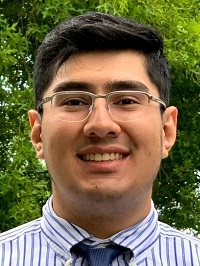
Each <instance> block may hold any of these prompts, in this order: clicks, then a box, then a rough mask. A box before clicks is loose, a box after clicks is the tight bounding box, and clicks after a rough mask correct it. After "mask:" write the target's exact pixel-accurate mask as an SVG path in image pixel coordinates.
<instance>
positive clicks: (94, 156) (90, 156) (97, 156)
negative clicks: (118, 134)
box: [83, 153, 124, 162]
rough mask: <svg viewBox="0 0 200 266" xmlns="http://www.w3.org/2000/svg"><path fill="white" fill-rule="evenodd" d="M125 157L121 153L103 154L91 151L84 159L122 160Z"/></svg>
mask: <svg viewBox="0 0 200 266" xmlns="http://www.w3.org/2000/svg"><path fill="white" fill-rule="evenodd" d="M123 158H124V155H123V154H120V153H103V154H101V153H95V154H93V153H91V154H86V155H83V160H84V161H96V162H101V161H114V160H121V159H123Z"/></svg>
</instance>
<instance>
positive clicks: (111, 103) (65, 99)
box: [38, 91, 166, 122]
mask: <svg viewBox="0 0 200 266" xmlns="http://www.w3.org/2000/svg"><path fill="white" fill-rule="evenodd" d="M98 98H104V99H105V100H106V103H107V109H108V111H109V112H110V114H111V116H112V117H113V118H114V119H115V120H117V121H121V122H128V121H133V120H136V119H139V118H142V117H144V116H145V115H146V114H147V113H148V109H149V106H150V102H151V101H154V102H157V103H159V104H161V106H162V107H163V109H164V110H165V109H166V104H165V103H164V102H163V101H162V100H161V99H159V98H157V97H155V96H153V95H150V94H148V93H147V92H144V91H114V92H110V93H107V94H93V93H90V92H86V91H62V92H56V93H54V94H52V95H51V96H50V97H46V98H45V99H43V100H42V101H41V103H40V104H39V105H38V111H39V112H42V108H43V107H42V105H43V104H44V103H47V102H51V107H52V108H53V113H54V114H55V116H56V117H57V118H58V119H60V120H63V121H67V122H81V121H84V120H85V119H87V118H88V116H89V115H90V114H91V112H92V110H93V108H94V105H95V100H96V99H98Z"/></svg>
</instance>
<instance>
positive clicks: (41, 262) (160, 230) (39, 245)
mask: <svg viewBox="0 0 200 266" xmlns="http://www.w3.org/2000/svg"><path fill="white" fill-rule="evenodd" d="M84 239H86V240H85V241H86V243H87V244H88V243H90V244H91V245H94V246H97V245H99V244H101V246H102V245H106V244H107V243H108V242H109V243H110V242H114V243H116V244H119V245H122V246H124V247H127V248H129V249H130V250H131V251H132V252H133V254H134V256H133V257H132V258H131V256H130V254H131V252H130V254H124V255H120V256H119V257H117V258H116V259H115V260H114V261H113V262H112V266H119V265H120V266H127V265H130V266H135V265H136V266H147V265H148V266H200V240H198V239H195V238H193V237H191V236H188V235H185V234H184V233H182V232H180V231H177V230H175V229H173V228H172V227H170V226H168V225H166V224H164V223H161V222H159V221H158V215H157V212H156V210H155V209H154V207H153V203H152V209H151V212H150V214H149V215H148V216H147V217H146V218H145V219H144V220H143V221H141V222H140V223H138V224H137V225H135V226H133V227H131V228H127V229H125V230H123V231H121V232H119V233H117V234H115V235H113V236H112V237H110V238H109V239H106V240H100V239H96V238H94V237H93V236H92V235H91V234H89V233H87V232H86V231H84V230H83V229H81V228H80V227H78V226H75V225H73V224H71V223H69V222H67V221H65V220H63V219H62V218H59V217H58V216H57V215H56V214H55V213H54V211H53V209H52V197H51V198H50V199H49V200H48V201H47V203H46V205H45V206H44V207H43V217H41V218H39V219H37V220H34V221H32V222H29V223H27V224H24V225H22V226H19V227H17V228H14V229H11V230H9V231H7V232H4V233H1V234H0V266H70V265H71V266H84V265H87V263H86V262H85V261H84V259H83V258H81V257H80V256H78V255H75V254H71V253H70V249H71V247H72V246H73V245H75V244H77V243H78V242H80V241H83V240H84ZM127 261H128V262H127Z"/></svg>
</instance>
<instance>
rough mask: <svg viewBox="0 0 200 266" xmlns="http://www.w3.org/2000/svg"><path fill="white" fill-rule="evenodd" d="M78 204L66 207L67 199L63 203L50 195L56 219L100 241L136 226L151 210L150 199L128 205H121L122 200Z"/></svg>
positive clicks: (122, 203) (67, 204)
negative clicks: (82, 230)
mask: <svg viewBox="0 0 200 266" xmlns="http://www.w3.org/2000/svg"><path fill="white" fill-rule="evenodd" d="M60 202H62V204H60ZM80 202H81V201H79V204H78V203H77V204H75V203H74V204H72V205H70V204H69V201H68V200H67V201H63V199H59V198H58V197H57V196H56V195H54V197H53V209H54V211H55V213H56V214H57V215H58V216H59V217H61V218H63V219H65V220H67V221H68V222H71V223H73V224H75V225H77V226H79V227H81V228H82V229H84V230H85V231H87V232H88V233H90V234H92V235H93V236H94V237H97V238H101V239H105V238H109V237H111V236H112V235H114V234H116V233H118V232H120V231H122V230H124V229H126V228H129V227H131V226H133V225H136V224H137V223H139V222H140V221H142V220H143V219H145V218H146V216H147V215H148V214H149V212H150V210H151V197H148V199H146V200H143V201H142V200H135V201H133V200H132V201H129V204H124V202H122V200H118V201H116V202H106V203H102V202H98V203H97V202H94V201H93V202H92V203H91V204H88V203H86V202H85V203H83V202H82V204H80ZM130 202H131V204H130ZM58 203H59V204H58ZM71 206H73V207H72V208H71Z"/></svg>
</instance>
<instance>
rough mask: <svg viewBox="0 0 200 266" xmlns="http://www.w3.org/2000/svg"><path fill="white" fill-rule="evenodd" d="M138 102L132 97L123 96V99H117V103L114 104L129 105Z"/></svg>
mask: <svg viewBox="0 0 200 266" xmlns="http://www.w3.org/2000/svg"><path fill="white" fill-rule="evenodd" d="M137 103H139V102H138V101H137V100H136V99H132V98H125V99H122V100H120V101H118V102H117V103H115V104H120V105H131V104H137Z"/></svg>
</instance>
